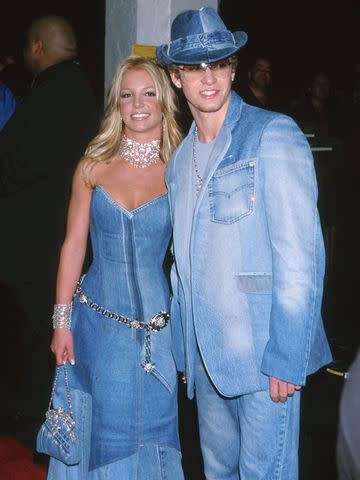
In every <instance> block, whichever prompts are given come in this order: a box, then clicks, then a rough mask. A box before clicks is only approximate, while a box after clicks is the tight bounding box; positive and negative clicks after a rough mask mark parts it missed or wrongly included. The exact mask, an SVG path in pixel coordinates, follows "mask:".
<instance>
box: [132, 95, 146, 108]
mask: <svg viewBox="0 0 360 480" xmlns="http://www.w3.org/2000/svg"><path fill="white" fill-rule="evenodd" d="M133 99H134V100H133V102H134V107H135V108H139V107H141V106H142V105H143V104H144V102H143V98H142V96H141V95H134V97H133Z"/></svg>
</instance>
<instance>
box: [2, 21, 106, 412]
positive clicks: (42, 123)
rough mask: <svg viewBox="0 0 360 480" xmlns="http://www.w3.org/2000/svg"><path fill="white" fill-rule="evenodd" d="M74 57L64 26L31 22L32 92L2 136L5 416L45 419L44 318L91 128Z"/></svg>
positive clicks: (85, 88) (94, 118) (91, 114)
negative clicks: (73, 188)
mask: <svg viewBox="0 0 360 480" xmlns="http://www.w3.org/2000/svg"><path fill="white" fill-rule="evenodd" d="M77 54H78V52H77V39H76V35H75V32H74V30H73V28H72V26H71V25H70V24H69V22H68V21H67V20H66V19H64V18H62V17H58V16H55V15H49V16H45V17H41V18H38V19H36V20H35V21H34V22H33V23H32V24H31V25H30V27H29V29H28V32H27V36H26V44H25V48H24V59H25V64H26V66H27V68H28V69H29V70H30V71H31V72H32V74H33V75H34V78H33V83H32V88H31V90H30V92H29V94H28V96H27V97H25V98H24V99H23V100H22V102H21V103H20V105H19V106H18V108H17V110H16V111H15V113H14V115H13V116H12V117H11V119H10V120H9V122H8V123H7V125H6V126H5V128H4V129H3V131H2V132H1V133H0V221H1V236H0V301H1V304H2V314H1V315H2V328H3V332H4V335H5V336H4V337H3V338H5V342H4V346H5V353H3V358H4V359H5V363H3V371H4V372H5V375H4V376H5V379H4V380H5V389H4V391H6V395H2V396H1V403H4V405H3V404H2V405H1V412H2V414H4V415H5V416H6V415H10V414H15V413H16V414H20V415H21V416H22V417H24V418H32V417H35V418H39V417H40V416H41V417H42V415H43V412H44V411H45V409H46V403H47V401H48V392H49V388H50V382H51V376H52V365H51V364H50V363H49V356H48V352H49V342H50V331H51V329H50V316H51V311H52V304H53V301H54V299H53V290H54V286H55V285H54V283H55V275H56V265H57V263H58V252H59V247H60V245H61V243H62V241H63V237H64V227H65V221H66V219H65V212H66V209H67V198H68V193H69V188H70V181H71V177H72V171H73V169H74V167H75V165H76V163H77V161H78V160H79V159H80V158H81V156H82V155H83V153H84V149H85V147H86V145H87V143H88V142H89V140H90V139H91V137H92V136H93V135H94V134H95V133H96V130H97V124H98V110H97V106H96V102H95V97H94V94H93V91H92V89H91V88H90V86H89V84H88V82H87V80H86V78H85V76H84V74H83V73H82V71H81V68H80V66H79V64H78V62H77V61H76V59H77ZM15 392H16V393H15ZM10 408H11V410H9V409H10Z"/></svg>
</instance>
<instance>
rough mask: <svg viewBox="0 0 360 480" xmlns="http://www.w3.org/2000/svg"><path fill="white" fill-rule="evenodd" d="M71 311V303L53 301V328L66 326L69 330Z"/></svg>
mask: <svg viewBox="0 0 360 480" xmlns="http://www.w3.org/2000/svg"><path fill="white" fill-rule="evenodd" d="M71 312H72V303H70V304H64V303H55V305H54V313H53V316H52V317H51V318H52V324H53V328H66V329H67V330H70V327H71Z"/></svg>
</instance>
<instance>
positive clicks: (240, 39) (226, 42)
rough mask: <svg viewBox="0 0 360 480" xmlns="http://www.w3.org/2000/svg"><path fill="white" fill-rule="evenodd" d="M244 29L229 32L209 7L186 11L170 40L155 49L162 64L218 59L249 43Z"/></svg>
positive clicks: (194, 62) (176, 19)
mask: <svg viewBox="0 0 360 480" xmlns="http://www.w3.org/2000/svg"><path fill="white" fill-rule="evenodd" d="M247 38H248V36H247V34H246V33H245V32H241V31H239V32H230V30H228V29H227V28H226V26H225V24H224V22H223V21H222V20H221V18H220V16H219V14H218V13H217V12H216V10H214V9H213V8H212V7H210V6H206V7H203V8H200V10H184V11H182V12H181V13H179V15H178V16H177V17H175V19H174V21H173V23H172V25H171V41H170V42H169V43H166V44H164V45H160V47H158V48H157V49H156V57H157V59H158V61H159V62H160V63H161V64H163V65H169V64H172V63H175V64H183V65H192V64H197V63H202V62H216V61H218V60H222V59H223V58H226V57H229V56H230V55H232V54H234V53H235V52H237V51H238V50H239V49H240V48H241V47H243V46H244V45H245V43H246V42H247Z"/></svg>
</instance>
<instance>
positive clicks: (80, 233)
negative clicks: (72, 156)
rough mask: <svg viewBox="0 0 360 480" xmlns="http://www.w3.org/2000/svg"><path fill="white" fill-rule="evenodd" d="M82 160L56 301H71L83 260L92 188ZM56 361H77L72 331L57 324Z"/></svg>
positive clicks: (59, 272) (71, 208) (79, 166)
mask: <svg viewBox="0 0 360 480" xmlns="http://www.w3.org/2000/svg"><path fill="white" fill-rule="evenodd" d="M82 164H83V161H81V162H80V163H79V165H78V167H77V169H76V171H75V174H74V178H73V182H72V192H71V198H70V204H69V210H68V219H67V228H66V236H65V240H64V243H63V245H62V247H61V253H60V263H59V268H58V274H57V281H56V303H57V304H70V303H71V302H72V299H73V295H74V292H75V288H76V283H77V281H78V280H79V277H80V275H81V271H82V266H83V263H84V258H85V253H86V246H87V237H88V232H89V222H90V201H91V194H92V189H91V188H89V187H87V186H86V185H85V183H84V181H83V179H82V178H81V168H82ZM51 351H52V352H53V353H54V355H55V358H56V363H57V365H60V364H63V363H65V362H66V361H67V360H68V361H69V362H70V363H71V364H74V363H75V356H74V348H73V338H72V333H71V331H70V330H69V329H67V328H55V329H54V334H53V337H52V341H51Z"/></svg>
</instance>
